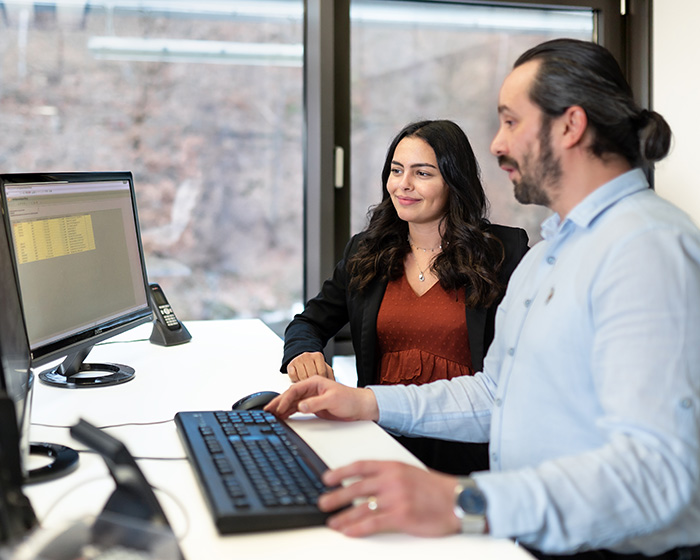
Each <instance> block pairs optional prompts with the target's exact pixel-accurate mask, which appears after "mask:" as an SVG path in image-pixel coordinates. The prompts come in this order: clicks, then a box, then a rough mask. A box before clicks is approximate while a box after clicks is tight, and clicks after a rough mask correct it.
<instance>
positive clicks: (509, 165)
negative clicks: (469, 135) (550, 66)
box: [491, 61, 561, 207]
mask: <svg viewBox="0 0 700 560" xmlns="http://www.w3.org/2000/svg"><path fill="white" fill-rule="evenodd" d="M538 65H539V63H538V62H537V61H531V62H527V63H525V64H523V65H522V66H519V67H517V68H515V69H514V70H513V71H512V72H511V73H510V75H509V76H508V77H507V78H506V79H505V81H504V82H503V87H502V88H501V92H500V95H499V99H498V115H499V120H500V123H501V124H500V127H499V129H498V133H497V134H496V136H495V138H494V139H493V142H492V143H491V153H492V154H493V155H495V156H496V157H497V158H498V164H499V165H500V167H501V169H503V170H504V171H507V172H508V178H509V179H510V180H511V181H512V182H513V185H514V187H515V198H516V199H517V200H518V202H520V203H522V204H538V205H541V206H547V207H551V206H552V196H553V195H554V194H555V193H556V191H557V190H558V185H559V179H560V177H561V164H560V161H559V159H558V158H557V157H556V156H555V154H554V150H553V148H552V138H551V130H552V126H551V121H550V120H549V119H544V117H545V115H544V113H543V112H542V110H541V109H540V108H539V107H537V106H536V105H535V104H534V103H533V102H532V101H531V100H530V97H529V95H528V92H529V91H530V84H531V82H532V80H533V78H534V76H535V74H536V71H537V68H538ZM543 119H544V120H543Z"/></svg>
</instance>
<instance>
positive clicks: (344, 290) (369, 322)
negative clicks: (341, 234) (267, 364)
mask: <svg viewBox="0 0 700 560" xmlns="http://www.w3.org/2000/svg"><path fill="white" fill-rule="evenodd" d="M488 231H489V232H490V233H493V234H494V235H495V236H496V237H498V238H499V239H500V240H501V242H502V243H503V246H504V248H505V260H504V261H503V266H502V267H501V271H500V274H499V279H500V281H501V282H502V283H503V284H504V285H505V284H507V283H508V279H509V278H510V275H511V274H512V272H513V270H514V269H515V267H516V266H517V264H518V263H519V262H520V259H521V258H522V257H523V255H524V254H525V253H526V252H527V250H528V236H527V233H526V232H525V230H523V229H520V228H512V227H507V226H500V225H493V224H492V225H490V226H489V228H488ZM362 235H363V234H362V233H360V234H358V235H355V236H353V238H352V239H350V242H349V243H348V245H347V246H346V247H345V252H344V255H343V259H342V260H341V261H340V262H339V263H338V264H337V265H336V267H335V270H334V272H333V276H331V278H329V279H328V280H326V281H325V282H324V283H323V286H322V287H321V292H320V293H319V294H318V295H317V296H316V297H314V298H312V299H310V300H309V302H308V303H307V304H306V308H305V309H304V311H303V312H302V313H300V314H298V315H296V316H295V317H294V319H293V320H292V322H291V323H289V325H288V326H287V329H286V330H285V333H284V356H283V358H282V367H281V368H280V371H282V372H283V373H285V372H286V371H287V364H288V363H289V362H290V361H291V360H292V359H294V358H295V357H296V356H298V355H299V354H302V353H303V352H323V349H324V347H325V346H326V343H327V342H328V341H329V340H330V339H331V338H332V337H333V336H335V335H336V333H337V332H338V331H339V330H340V329H341V328H343V327H344V326H345V325H346V324H347V323H348V322H349V323H350V333H351V336H352V345H353V348H354V350H355V361H356V366H357V384H358V386H360V387H364V386H365V385H371V384H373V383H376V382H377V351H376V347H377V315H378V314H379V306H380V305H381V303H382V299H383V298H384V291H385V290H386V285H387V283H386V281H382V280H379V279H375V280H374V281H372V282H371V283H370V285H369V286H367V288H366V289H365V290H363V291H362V293H358V292H357V291H356V290H353V291H352V292H351V291H349V290H348V283H349V281H350V277H349V274H348V272H347V270H346V267H345V263H346V262H347V259H348V258H349V257H350V255H352V254H354V252H355V251H356V250H357V246H358V242H359V241H360V239H362ZM498 303H500V301H498V302H495V303H494V304H492V305H491V306H490V307H489V308H488V309H486V308H479V309H469V308H466V314H467V331H468V333H469V350H470V351H471V357H472V367H473V368H474V371H475V372H476V371H481V369H482V368H483V363H484V356H485V354H486V350H488V347H489V345H490V344H491V341H492V340H493V334H494V332H493V331H494V320H495V315H496V308H497V307H498Z"/></svg>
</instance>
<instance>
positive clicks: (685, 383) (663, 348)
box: [372, 169, 700, 555]
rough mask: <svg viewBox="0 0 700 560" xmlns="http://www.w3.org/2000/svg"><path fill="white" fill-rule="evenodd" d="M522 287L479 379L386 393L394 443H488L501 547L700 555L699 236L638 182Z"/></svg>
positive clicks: (596, 206) (597, 207)
mask: <svg viewBox="0 0 700 560" xmlns="http://www.w3.org/2000/svg"><path fill="white" fill-rule="evenodd" d="M542 232H543V239H544V240H543V241H541V242H540V243H538V244H537V245H535V246H534V247H533V248H532V249H531V250H530V251H529V252H528V254H527V255H525V257H524V259H523V260H522V261H521V263H520V265H519V266H518V268H517V269H516V271H515V273H514V274H513V276H512V278H511V280H510V284H509V286H508V289H507V292H506V295H505V298H504V300H503V302H502V304H501V306H500V307H499V309H498V312H497V316H496V337H495V339H494V341H493V343H492V345H491V348H490V349H489V352H488V354H487V356H486V359H485V362H484V371H483V372H481V373H477V374H476V375H475V376H473V377H461V378H455V379H452V380H451V381H438V382H436V383H431V384H427V385H422V386H405V387H404V386H399V387H396V386H379V387H377V386H373V387H372V390H373V391H374V392H375V394H376V396H377V401H378V404H379V409H380V420H379V423H380V424H381V425H382V426H383V427H385V428H387V429H389V430H392V431H396V432H399V433H404V434H412V435H424V436H436V437H442V438H446V439H456V440H467V441H490V442H491V445H490V452H491V471H490V472H483V473H477V474H475V475H474V478H475V480H476V481H477V484H478V486H479V487H480V488H481V489H482V490H483V492H484V493H485V495H486V497H487V500H488V519H489V527H490V531H491V534H492V535H493V536H495V537H511V538H516V539H518V540H519V541H520V542H522V543H523V544H525V545H527V546H531V547H534V548H537V549H539V550H543V551H545V552H550V553H561V552H573V551H577V550H582V549H589V548H592V549H597V548H609V549H612V550H615V551H617V552H624V553H633V552H642V553H645V554H648V555H655V554H660V553H662V552H664V551H665V550H668V549H670V548H675V547H678V546H684V545H694V544H697V543H700V232H698V229H697V228H696V227H695V225H693V223H692V222H691V220H690V219H689V218H688V217H687V216H686V215H685V214H684V213H683V212H681V211H680V210H679V209H677V208H676V207H674V206H673V205H671V204H670V203H668V202H666V201H664V200H663V199H661V198H660V197H658V196H657V195H656V194H655V193H654V192H653V191H652V190H651V189H649V188H648V184H647V182H646V179H645V176H644V174H643V173H642V171H640V170H638V169H637V170H632V171H630V172H628V173H626V174H624V175H622V176H620V177H617V178H616V179H615V180H613V181H611V182H609V183H607V184H605V185H603V186H602V187H600V188H598V189H597V190H596V191H594V192H593V193H592V194H590V195H589V196H588V197H587V198H586V199H585V200H583V201H582V202H581V203H580V204H579V205H578V206H576V207H575V208H574V209H573V210H572V211H571V212H570V213H569V215H568V216H566V218H565V219H564V220H563V221H561V220H560V218H559V216H558V215H556V214H555V215H553V216H551V217H550V218H549V219H548V220H547V221H546V222H544V224H543V226H542Z"/></svg>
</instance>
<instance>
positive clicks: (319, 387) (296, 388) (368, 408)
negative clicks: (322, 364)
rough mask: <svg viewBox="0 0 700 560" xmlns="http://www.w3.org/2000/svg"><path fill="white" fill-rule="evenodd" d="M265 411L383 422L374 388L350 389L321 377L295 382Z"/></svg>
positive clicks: (276, 413) (287, 414) (282, 415)
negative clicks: (372, 389)
mask: <svg viewBox="0 0 700 560" xmlns="http://www.w3.org/2000/svg"><path fill="white" fill-rule="evenodd" d="M265 410H266V411H268V412H271V413H272V414H274V415H275V416H278V417H280V418H288V417H289V416H291V415H292V414H294V413H295V412H304V413H311V414H315V415H316V416H318V417H319V418H325V419H327V420H373V421H375V422H376V421H377V420H379V408H378V407H377V399H376V398H375V397H374V393H373V392H372V391H371V390H370V389H356V388H353V387H347V386H346V385H342V384H340V383H338V382H336V381H331V380H330V379H326V378H325V377H321V376H320V375H314V376H313V377H310V378H309V379H306V380H304V381H300V382H299V383H295V384H294V385H292V386H291V387H290V388H289V389H287V390H286V391H285V392H284V393H282V394H281V395H280V396H278V397H275V398H274V399H273V400H272V401H270V402H269V403H268V405H267V406H266V407H265Z"/></svg>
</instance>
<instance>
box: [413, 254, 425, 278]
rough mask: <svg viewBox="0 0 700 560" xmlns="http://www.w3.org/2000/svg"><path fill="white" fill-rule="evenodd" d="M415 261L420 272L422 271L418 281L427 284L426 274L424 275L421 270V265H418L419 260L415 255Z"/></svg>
mask: <svg viewBox="0 0 700 560" xmlns="http://www.w3.org/2000/svg"><path fill="white" fill-rule="evenodd" d="M413 260H414V261H416V266H417V267H418V270H419V271H420V274H419V275H418V280H420V281H421V282H425V274H423V271H422V270H421V268H420V265H419V264H418V259H417V258H416V256H415V255H413Z"/></svg>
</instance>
